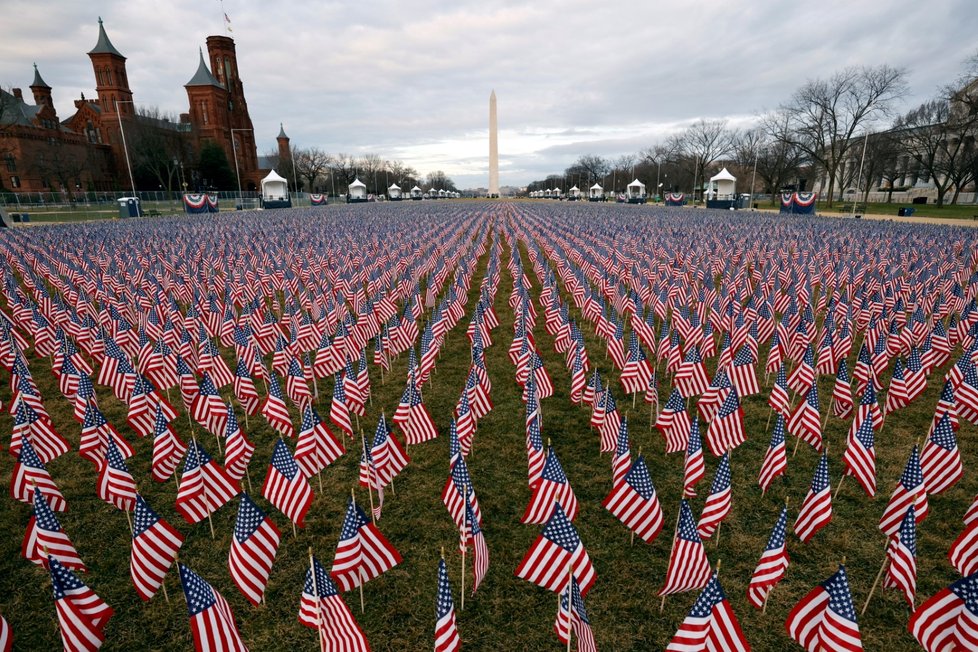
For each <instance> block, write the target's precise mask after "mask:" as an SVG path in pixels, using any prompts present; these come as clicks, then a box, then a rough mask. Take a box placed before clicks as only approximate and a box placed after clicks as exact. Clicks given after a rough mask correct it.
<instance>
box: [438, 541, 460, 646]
mask: <svg viewBox="0 0 978 652" xmlns="http://www.w3.org/2000/svg"><path fill="white" fill-rule="evenodd" d="M461 648H462V639H461V638H460V637H459V635H458V627H457V626H456V624H455V603H454V601H453V600H452V586H451V584H449V583H448V569H447V568H446V567H445V558H444V557H442V558H441V559H439V560H438V599H437V600H436V603H435V652H455V650H460V649H461Z"/></svg>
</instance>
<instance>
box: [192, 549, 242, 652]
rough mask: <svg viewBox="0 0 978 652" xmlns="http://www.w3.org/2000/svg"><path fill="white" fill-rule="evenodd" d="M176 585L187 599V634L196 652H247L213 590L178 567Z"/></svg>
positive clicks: (227, 608) (225, 605)
mask: <svg viewBox="0 0 978 652" xmlns="http://www.w3.org/2000/svg"><path fill="white" fill-rule="evenodd" d="M177 567H178V568H179V569H180V582H181V583H182V584H183V594H184V596H185V597H186V599H187V611H188V612H189V614H190V631H191V632H192V633H193V635H194V649H195V650H196V651H197V652H218V651H220V652H238V651H240V652H247V650H248V648H247V647H246V646H245V643H244V641H243V640H241V634H239V633H238V627H237V625H235V622H234V613H233V612H232V611H231V606H230V605H228V603H227V602H226V601H225V600H224V597H223V596H222V595H221V594H220V593H218V592H217V589H215V588H214V587H212V586H211V585H210V584H208V583H207V582H206V581H205V580H204V579H203V578H202V577H200V576H199V575H197V573H195V572H193V571H192V570H190V569H189V568H187V567H186V566H184V565H183V564H181V563H179V562H178V563H177Z"/></svg>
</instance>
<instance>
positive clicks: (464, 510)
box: [459, 492, 469, 611]
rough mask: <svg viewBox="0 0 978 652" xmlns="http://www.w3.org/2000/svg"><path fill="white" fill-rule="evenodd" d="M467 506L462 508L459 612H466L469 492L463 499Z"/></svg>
mask: <svg viewBox="0 0 978 652" xmlns="http://www.w3.org/2000/svg"><path fill="white" fill-rule="evenodd" d="M462 499H463V501H464V503H465V505H464V507H463V508H462V591H461V594H462V604H461V607H460V608H459V611H465V551H466V550H467V549H468V545H467V543H468V541H467V538H466V536H465V521H466V518H467V517H468V512H469V496H468V492H466V494H465V495H464V496H463V497H462Z"/></svg>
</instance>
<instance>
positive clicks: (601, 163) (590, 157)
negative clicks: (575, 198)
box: [571, 154, 611, 185]
mask: <svg viewBox="0 0 978 652" xmlns="http://www.w3.org/2000/svg"><path fill="white" fill-rule="evenodd" d="M571 167H572V168H576V172H577V174H579V175H581V176H582V178H586V179H587V182H588V184H589V185H590V182H591V180H592V179H593V180H594V181H598V180H600V179H604V177H605V176H606V175H607V174H608V171H609V170H610V169H611V165H610V164H609V163H608V161H607V159H604V158H602V157H600V156H597V155H595V154H584V155H583V156H581V157H580V158H578V159H577V161H576V162H575V163H574V165H573V166H571Z"/></svg>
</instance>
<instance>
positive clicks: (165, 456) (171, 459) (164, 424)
mask: <svg viewBox="0 0 978 652" xmlns="http://www.w3.org/2000/svg"><path fill="white" fill-rule="evenodd" d="M87 418H88V417H87V416H86V420H87ZM186 452H187V445H186V444H184V443H183V442H182V441H181V440H180V438H179V437H177V434H176V433H175V432H173V428H171V427H170V420H169V419H167V418H166V415H165V414H164V413H163V410H162V408H161V407H160V406H158V405H157V406H156V418H155V419H154V426H153V479H154V480H156V481H157V482H165V481H166V480H168V479H169V478H170V476H171V475H173V472H174V471H176V469H177V466H179V465H180V460H181V459H183V455H184V453H186Z"/></svg>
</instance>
